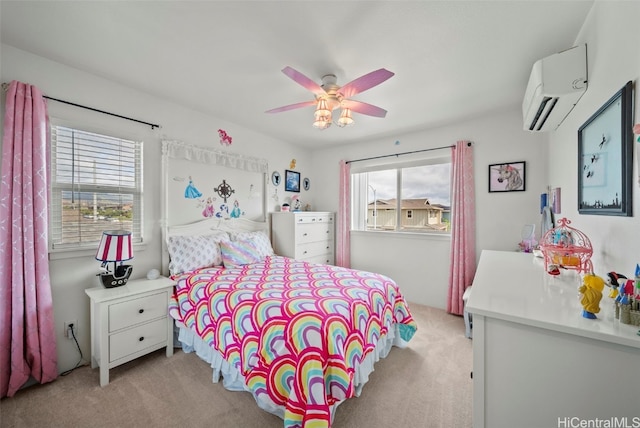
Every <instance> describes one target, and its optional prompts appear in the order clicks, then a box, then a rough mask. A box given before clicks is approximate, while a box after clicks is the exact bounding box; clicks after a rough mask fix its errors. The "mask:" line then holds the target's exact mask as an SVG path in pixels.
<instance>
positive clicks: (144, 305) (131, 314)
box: [109, 292, 168, 332]
mask: <svg viewBox="0 0 640 428" xmlns="http://www.w3.org/2000/svg"><path fill="white" fill-rule="evenodd" d="M167 301H168V298H167V293H166V292H162V293H156V294H152V295H150V296H145V297H141V298H139V299H133V300H129V301H126V302H122V303H116V304H114V305H110V306H109V332H113V331H117V330H120V329H122V328H125V327H130V326H133V325H136V324H140V323H143V322H146V321H149V320H152V319H154V318H158V317H166V315H167V311H168V309H167Z"/></svg>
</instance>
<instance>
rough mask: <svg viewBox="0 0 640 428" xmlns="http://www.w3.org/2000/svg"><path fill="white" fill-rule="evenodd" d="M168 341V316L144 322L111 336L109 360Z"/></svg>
mask: <svg viewBox="0 0 640 428" xmlns="http://www.w3.org/2000/svg"><path fill="white" fill-rule="evenodd" d="M166 341H167V318H166V317H165V318H161V319H159V320H155V321H152V322H150V323H147V324H142V325H139V326H137V327H134V328H132V329H129V330H124V331H121V332H120V333H115V334H112V335H111V336H109V362H113V361H116V360H118V359H120V358H123V357H126V356H127V355H131V354H135V353H136V352H139V351H141V350H143V349H145V348H150V347H152V346H158V345H161V344H162V345H164V344H165V343H166Z"/></svg>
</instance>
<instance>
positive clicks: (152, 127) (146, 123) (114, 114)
mask: <svg viewBox="0 0 640 428" xmlns="http://www.w3.org/2000/svg"><path fill="white" fill-rule="evenodd" d="M8 89H9V84H8V83H3V84H2V90H3V91H5V92H6V91H7V90H8ZM42 98H46V99H48V100H51V101H56V102H59V103H63V104H69V105H71V106H74V107H80V108H83V109H86V110H91V111H95V112H97V113H102V114H107V115H109V116H115V117H119V118H120V119H126V120H130V121H132V122H138V123H141V124H143V125H147V126H150V127H151V129H155V128H161V126H160V125H157V124H155V123H149V122H145V121H143V120H138V119H133V118H131V117H127V116H122V115H120V114H116V113H110V112H108V111H104V110H99V109H97V108H93V107H87V106H83V105H82V104H76V103H72V102H71V101H65V100H60V99H58V98H53V97H49V96H47V95H43V96H42Z"/></svg>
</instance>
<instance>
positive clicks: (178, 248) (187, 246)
mask: <svg viewBox="0 0 640 428" xmlns="http://www.w3.org/2000/svg"><path fill="white" fill-rule="evenodd" d="M228 240H229V235H227V234H226V233H225V234H215V235H196V236H170V237H169V239H168V240H167V249H168V251H169V256H170V258H171V261H170V262H169V272H170V273H171V275H177V274H179V273H183V272H189V271H192V270H196V269H200V268H205V267H211V266H221V265H222V253H221V252H220V246H219V245H218V243H219V242H221V241H228Z"/></svg>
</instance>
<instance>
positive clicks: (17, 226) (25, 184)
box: [0, 81, 58, 397]
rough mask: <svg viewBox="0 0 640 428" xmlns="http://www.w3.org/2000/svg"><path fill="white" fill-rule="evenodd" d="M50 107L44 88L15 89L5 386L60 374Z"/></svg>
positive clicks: (2, 220)
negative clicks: (52, 270)
mask: <svg viewBox="0 0 640 428" xmlns="http://www.w3.org/2000/svg"><path fill="white" fill-rule="evenodd" d="M48 135H49V133H48V119H47V107H46V104H45V102H44V99H43V97H42V93H41V92H40V90H39V89H38V88H36V87H34V86H31V85H27V84H24V83H20V82H17V81H13V82H11V84H10V85H9V89H8V91H7V97H6V104H5V117H4V137H3V140H2V185H1V187H0V322H1V328H0V376H1V377H0V388H1V391H0V393H1V397H7V396H8V397H11V396H13V395H14V394H15V393H16V391H17V390H18V389H19V388H20V387H21V386H22V385H24V384H25V382H27V380H29V376H32V377H33V378H34V379H35V380H37V381H38V382H40V383H45V382H50V381H52V380H54V379H55V378H56V377H57V376H58V362H57V350H56V334H55V328H54V322H53V306H52V299H51V284H50V282H49V260H48V257H49V256H48V247H47V239H48V230H47V226H48V225H47V220H48V208H47V199H48V180H49V163H48V159H49V156H48V154H49V144H48V142H49V141H48Z"/></svg>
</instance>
